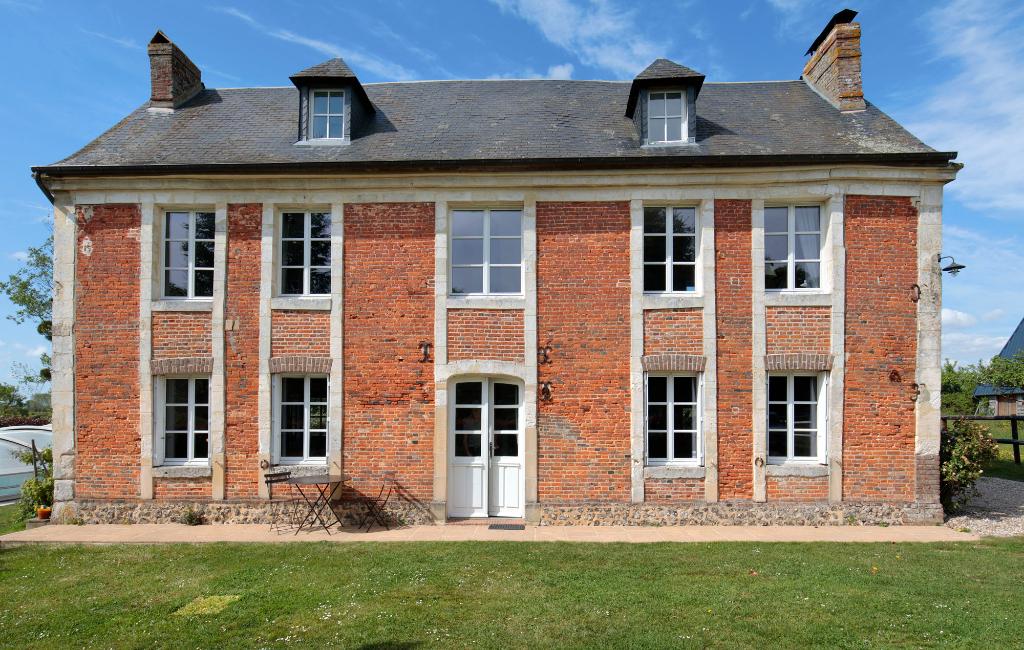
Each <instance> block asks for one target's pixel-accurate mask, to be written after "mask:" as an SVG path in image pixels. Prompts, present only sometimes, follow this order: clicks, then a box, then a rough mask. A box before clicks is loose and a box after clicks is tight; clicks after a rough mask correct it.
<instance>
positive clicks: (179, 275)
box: [161, 210, 216, 299]
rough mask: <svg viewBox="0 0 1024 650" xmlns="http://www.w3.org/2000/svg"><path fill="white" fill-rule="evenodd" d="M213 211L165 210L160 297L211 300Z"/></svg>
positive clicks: (214, 220) (214, 221)
mask: <svg viewBox="0 0 1024 650" xmlns="http://www.w3.org/2000/svg"><path fill="white" fill-rule="evenodd" d="M215 223H216V218H215V217H214V213H213V212H205V211H179V210H168V211H167V212H165V213H164V228H163V232H164V236H163V246H162V250H161V257H162V264H161V266H162V267H163V297H164V298H183V299H188V298H212V297H213V247H214V243H213V238H214V230H215Z"/></svg>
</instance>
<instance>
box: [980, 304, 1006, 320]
mask: <svg viewBox="0 0 1024 650" xmlns="http://www.w3.org/2000/svg"><path fill="white" fill-rule="evenodd" d="M1005 315H1006V310H1005V309H1001V308H999V307H996V308H995V309H992V310H990V311H987V312H985V313H984V314H982V315H981V319H982V320H985V321H993V320H999V319H1000V318H1002V317H1003V316H1005Z"/></svg>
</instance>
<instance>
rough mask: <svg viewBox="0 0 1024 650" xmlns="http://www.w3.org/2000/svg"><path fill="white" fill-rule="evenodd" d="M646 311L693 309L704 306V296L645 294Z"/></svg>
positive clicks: (691, 294)
mask: <svg viewBox="0 0 1024 650" xmlns="http://www.w3.org/2000/svg"><path fill="white" fill-rule="evenodd" d="M642 305H643V308H644V309H693V308H700V307H703V306H704V296H702V295H700V294H697V293H679V294H672V293H645V294H644V296H643V299H642Z"/></svg>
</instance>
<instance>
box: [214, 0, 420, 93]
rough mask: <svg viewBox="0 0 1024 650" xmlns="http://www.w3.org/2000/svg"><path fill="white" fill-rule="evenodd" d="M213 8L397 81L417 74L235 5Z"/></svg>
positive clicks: (290, 40)
mask: <svg viewBox="0 0 1024 650" xmlns="http://www.w3.org/2000/svg"><path fill="white" fill-rule="evenodd" d="M213 9H214V10H215V11H219V12H221V13H223V14H227V15H228V16H232V17H234V18H237V19H238V20H241V21H242V22H244V23H247V24H248V25H249V26H250V27H252V28H253V29H255V30H257V31H260V32H263V33H264V34H266V35H267V36H270V37H272V38H276V39H278V40H282V41H286V42H288V43H295V44H296V45H303V46H305V47H308V48H310V49H312V50H315V51H317V52H320V53H321V54H323V55H325V56H329V57H332V58H336V57H341V58H343V59H345V62H346V63H348V64H349V65H353V66H355V67H356V68H361V69H363V70H367V71H368V72H372V73H373V74H375V75H378V76H380V77H384V78H387V79H395V80H398V81H407V80H409V79H414V78H416V76H417V75H416V73H415V72H413V71H411V70H408V69H406V68H405V67H403V66H401V65H399V64H397V63H394V62H392V61H388V60H386V59H382V58H380V57H376V56H373V55H370V54H366V53H365V52H362V51H359V50H353V49H351V48H343V47H341V46H340V45H337V44H335V43H331V42H328V41H322V40H320V39H317V38H312V37H309V36H304V35H302V34H297V33H296V32H293V31H291V30H288V29H278V28H275V27H269V26H267V25H264V24H263V23H261V22H259V21H258V20H256V19H255V18H253V17H252V16H250V15H249V14H247V13H245V12H244V11H242V10H241V9H238V8H236V7H214V8H213Z"/></svg>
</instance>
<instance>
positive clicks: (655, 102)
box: [647, 93, 665, 117]
mask: <svg viewBox="0 0 1024 650" xmlns="http://www.w3.org/2000/svg"><path fill="white" fill-rule="evenodd" d="M647 107H648V110H649V111H650V113H651V117H664V116H665V95H664V93H651V97H650V101H649V102H648V104H647Z"/></svg>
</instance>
